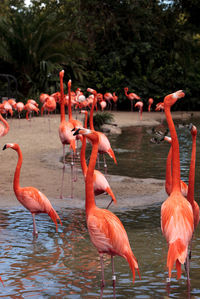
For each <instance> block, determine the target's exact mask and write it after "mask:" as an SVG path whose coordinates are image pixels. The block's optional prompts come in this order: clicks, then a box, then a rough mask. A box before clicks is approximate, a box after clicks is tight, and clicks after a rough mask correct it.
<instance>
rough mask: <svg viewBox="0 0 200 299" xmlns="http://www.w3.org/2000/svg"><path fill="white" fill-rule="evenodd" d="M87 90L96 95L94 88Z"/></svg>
mask: <svg viewBox="0 0 200 299" xmlns="http://www.w3.org/2000/svg"><path fill="white" fill-rule="evenodd" d="M87 91H88V92H90V93H92V94H93V95H97V92H96V90H94V89H92V88H87Z"/></svg>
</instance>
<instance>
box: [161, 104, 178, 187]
mask: <svg viewBox="0 0 200 299" xmlns="http://www.w3.org/2000/svg"><path fill="white" fill-rule="evenodd" d="M165 115H166V119H167V123H168V127H169V130H170V135H171V138H172V192H173V191H175V190H178V191H181V186H180V180H181V177H180V176H181V175H180V159H179V143H178V137H177V134H176V129H175V126H174V122H173V119H172V116H171V111H170V106H168V105H165Z"/></svg>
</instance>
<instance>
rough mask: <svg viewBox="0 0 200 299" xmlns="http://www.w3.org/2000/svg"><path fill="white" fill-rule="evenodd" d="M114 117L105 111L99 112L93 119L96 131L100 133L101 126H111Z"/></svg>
mask: <svg viewBox="0 0 200 299" xmlns="http://www.w3.org/2000/svg"><path fill="white" fill-rule="evenodd" d="M113 119H114V117H113V115H112V114H111V113H109V112H106V111H103V112H98V113H96V114H95V115H94V117H93V123H94V128H95V130H97V131H99V130H100V129H101V126H102V125H104V124H110V123H111V122H112V121H113ZM88 126H89V121H88Z"/></svg>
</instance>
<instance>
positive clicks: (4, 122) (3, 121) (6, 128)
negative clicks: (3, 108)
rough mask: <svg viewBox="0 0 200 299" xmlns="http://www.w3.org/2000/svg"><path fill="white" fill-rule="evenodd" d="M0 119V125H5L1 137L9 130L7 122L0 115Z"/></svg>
mask: <svg viewBox="0 0 200 299" xmlns="http://www.w3.org/2000/svg"><path fill="white" fill-rule="evenodd" d="M0 119H1V121H2V123H3V124H4V125H5V128H4V134H3V135H6V134H7V133H8V130H9V124H8V122H7V121H6V120H5V119H4V118H3V116H2V115H1V114H0Z"/></svg>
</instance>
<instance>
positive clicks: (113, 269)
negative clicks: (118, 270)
mask: <svg viewBox="0 0 200 299" xmlns="http://www.w3.org/2000/svg"><path fill="white" fill-rule="evenodd" d="M111 261H112V281H113V295H114V297H115V286H116V275H115V268H114V256H113V255H112V256H111Z"/></svg>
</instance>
